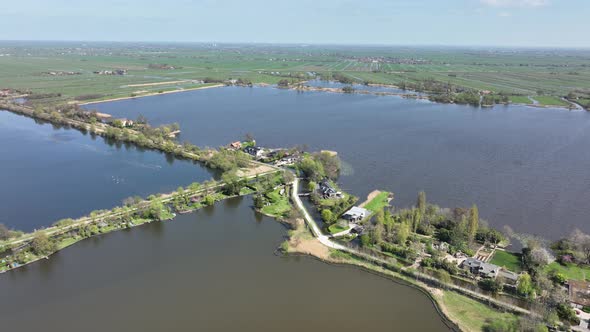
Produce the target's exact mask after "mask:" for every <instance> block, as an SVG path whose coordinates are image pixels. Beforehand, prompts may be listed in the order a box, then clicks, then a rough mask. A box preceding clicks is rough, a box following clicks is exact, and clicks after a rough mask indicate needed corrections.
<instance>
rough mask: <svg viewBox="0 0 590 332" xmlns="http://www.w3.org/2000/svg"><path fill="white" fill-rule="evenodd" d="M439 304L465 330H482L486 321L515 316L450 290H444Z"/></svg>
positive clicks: (509, 318) (514, 318) (509, 319)
mask: <svg viewBox="0 0 590 332" xmlns="http://www.w3.org/2000/svg"><path fill="white" fill-rule="evenodd" d="M439 299H440V302H441V304H442V305H443V306H444V307H445V308H446V311H447V313H448V315H449V316H451V319H452V320H455V321H459V322H460V323H461V324H460V325H461V328H462V329H464V330H466V331H483V329H484V326H485V325H486V324H487V323H486V322H487V321H514V320H516V316H515V315H513V314H509V313H503V312H500V311H497V310H495V309H493V308H491V307H490V306H487V305H485V304H483V303H481V302H479V301H476V300H473V299H470V298H468V297H465V296H463V295H460V294H457V293H455V292H452V291H444V295H443V296H442V298H439Z"/></svg>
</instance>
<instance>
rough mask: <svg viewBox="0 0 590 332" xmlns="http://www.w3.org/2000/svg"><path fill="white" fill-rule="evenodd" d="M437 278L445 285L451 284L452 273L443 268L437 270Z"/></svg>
mask: <svg viewBox="0 0 590 332" xmlns="http://www.w3.org/2000/svg"><path fill="white" fill-rule="evenodd" d="M436 278H437V279H438V281H440V282H441V284H443V285H445V284H450V283H451V282H452V279H451V274H450V273H449V272H447V271H446V270H443V269H438V270H436Z"/></svg>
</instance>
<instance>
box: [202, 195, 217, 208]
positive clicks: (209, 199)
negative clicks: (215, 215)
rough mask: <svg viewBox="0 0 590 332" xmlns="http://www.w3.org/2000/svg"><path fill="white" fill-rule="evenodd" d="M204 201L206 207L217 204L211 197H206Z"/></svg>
mask: <svg viewBox="0 0 590 332" xmlns="http://www.w3.org/2000/svg"><path fill="white" fill-rule="evenodd" d="M204 201H205V205H207V206H210V205H213V204H215V198H214V197H213V196H211V195H207V196H205V199H204Z"/></svg>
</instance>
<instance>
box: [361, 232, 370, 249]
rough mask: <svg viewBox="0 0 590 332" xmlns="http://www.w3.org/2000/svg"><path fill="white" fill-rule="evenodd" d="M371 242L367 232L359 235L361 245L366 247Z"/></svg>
mask: <svg viewBox="0 0 590 332" xmlns="http://www.w3.org/2000/svg"><path fill="white" fill-rule="evenodd" d="M370 244H371V237H370V236H369V234H363V235H361V246H363V247H366V246H368V245H370Z"/></svg>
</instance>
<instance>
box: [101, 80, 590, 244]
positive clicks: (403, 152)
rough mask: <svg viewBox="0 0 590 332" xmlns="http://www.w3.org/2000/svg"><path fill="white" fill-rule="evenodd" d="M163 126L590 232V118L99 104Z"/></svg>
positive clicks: (416, 105)
mask: <svg viewBox="0 0 590 332" xmlns="http://www.w3.org/2000/svg"><path fill="white" fill-rule="evenodd" d="M91 107H92V108H96V109H99V110H100V111H102V112H107V113H111V114H114V115H115V116H124V117H129V118H135V117H136V116H137V115H139V114H143V115H145V116H146V117H147V118H148V119H150V120H151V121H152V122H153V123H154V124H161V123H170V122H179V123H180V124H181V129H182V131H183V132H182V135H181V137H180V139H181V140H189V141H191V142H193V143H195V144H197V145H201V146H207V145H208V146H214V147H215V146H220V145H224V144H227V143H228V142H230V141H233V140H236V139H239V138H242V137H243V135H244V134H246V133H252V134H254V135H255V137H256V138H257V141H258V142H259V144H262V145H266V146H271V147H280V146H292V145H297V144H306V145H307V146H308V147H309V148H310V149H311V150H317V149H331V150H336V151H338V152H339V153H340V156H341V158H342V159H343V160H344V162H345V163H346V165H345V166H346V167H345V170H344V175H343V176H342V177H341V179H340V182H341V185H342V187H343V188H344V189H345V190H348V191H351V192H353V193H354V194H356V195H358V196H361V197H364V196H365V195H366V194H367V193H369V192H370V191H371V190H373V189H375V188H379V189H386V190H391V191H393V192H395V194H396V199H395V201H394V203H393V204H395V205H397V206H402V207H404V206H409V205H412V204H414V202H415V197H416V194H417V192H418V191H420V190H425V191H426V193H427V195H428V198H429V200H430V201H432V202H435V203H437V204H439V205H441V206H448V207H455V206H465V207H467V206H471V204H473V203H476V204H477V205H478V206H479V209H480V215H481V216H482V217H483V218H485V219H487V220H489V222H490V224H492V225H494V226H497V227H501V226H503V225H510V226H512V227H513V228H514V229H515V230H517V231H520V232H528V233H535V234H540V235H543V236H546V237H549V238H557V237H560V236H563V235H565V234H567V233H569V232H570V231H571V230H573V229H574V228H576V227H577V228H580V229H582V230H583V231H586V232H590V223H588V213H589V209H588V206H589V205H588V204H587V202H588V201H590V171H589V170H590V149H588V146H589V145H590V114H589V113H587V112H570V111H566V110H561V109H559V110H555V109H538V108H529V107H521V106H510V107H505V106H497V107H495V108H493V109H478V108H473V107H469V106H460V105H444V104H436V103H430V102H427V101H420V100H406V99H401V98H398V97H377V96H370V95H344V94H331V93H317V92H311V93H310V92H306V93H298V92H296V91H285V90H279V89H272V88H236V87H227V88H219V89H209V90H201V91H194V92H187V93H181V94H170V95H163V96H156V97H148V98H140V99H132V100H124V101H117V102H111V103H103V104H97V105H92V106H91Z"/></svg>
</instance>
